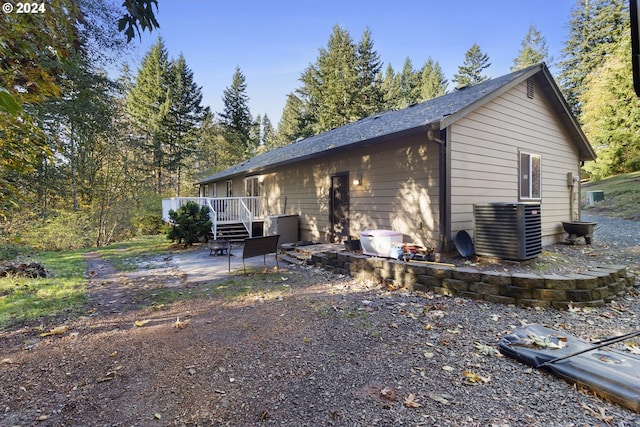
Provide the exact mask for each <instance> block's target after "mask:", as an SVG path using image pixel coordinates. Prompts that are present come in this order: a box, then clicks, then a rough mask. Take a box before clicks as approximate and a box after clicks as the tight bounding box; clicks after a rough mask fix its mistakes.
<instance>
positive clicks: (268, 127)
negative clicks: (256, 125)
mask: <svg viewBox="0 0 640 427" xmlns="http://www.w3.org/2000/svg"><path fill="white" fill-rule="evenodd" d="M260 145H261V146H262V147H264V148H265V150H271V149H273V148H275V147H276V146H277V145H276V131H275V129H274V128H273V125H272V124H271V120H270V119H269V116H267V114H265V115H264V116H263V117H262V121H261V123H260Z"/></svg>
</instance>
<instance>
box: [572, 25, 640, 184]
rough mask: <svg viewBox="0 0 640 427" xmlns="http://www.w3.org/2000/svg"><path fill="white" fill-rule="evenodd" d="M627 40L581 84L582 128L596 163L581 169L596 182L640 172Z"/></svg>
mask: <svg viewBox="0 0 640 427" xmlns="http://www.w3.org/2000/svg"><path fill="white" fill-rule="evenodd" d="M629 52H630V39H629V37H625V38H624V39H623V40H621V41H620V43H618V45H617V46H616V48H615V49H613V50H612V51H610V53H609V54H608V55H607V58H606V60H605V61H604V62H603V63H602V64H601V65H600V66H599V67H598V68H597V69H596V70H594V71H593V72H591V73H590V74H589V76H587V78H586V80H585V84H586V89H585V90H584V92H583V93H582V95H581V99H580V105H581V106H582V116H581V118H582V123H583V125H582V128H583V130H584V132H585V134H586V135H587V137H588V138H589V141H590V142H591V143H592V145H593V146H595V147H596V152H597V155H598V160H597V161H596V162H590V163H589V164H587V165H586V166H585V169H586V170H587V171H588V172H589V173H590V174H591V175H592V177H594V178H596V179H600V178H604V177H606V176H609V175H613V174H618V173H626V172H633V171H638V170H640V99H639V98H638V97H636V96H635V93H634V90H633V79H632V76H631V73H630V72H629V70H630V69H631V56H630V55H629Z"/></svg>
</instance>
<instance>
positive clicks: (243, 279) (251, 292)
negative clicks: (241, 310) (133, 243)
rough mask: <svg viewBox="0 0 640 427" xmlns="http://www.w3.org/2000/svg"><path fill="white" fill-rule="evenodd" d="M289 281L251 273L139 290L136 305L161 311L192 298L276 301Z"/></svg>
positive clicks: (283, 277)
mask: <svg viewBox="0 0 640 427" xmlns="http://www.w3.org/2000/svg"><path fill="white" fill-rule="evenodd" d="M288 280H289V278H288V277H286V276H283V275H282V274H277V273H251V274H248V275H246V276H244V275H242V276H237V277H233V278H231V279H229V280H226V281H224V282H216V283H210V284H207V285H202V286H196V287H191V288H176V289H172V288H165V287H162V286H159V287H157V288H153V289H146V290H142V291H140V293H139V294H138V295H137V296H136V300H137V301H138V302H144V303H146V304H147V305H148V306H149V307H150V308H163V307H164V306H166V305H170V304H174V303H177V302H181V301H189V300H195V299H203V298H204V299H222V300H232V301H235V300H242V299H243V298H246V297H249V296H262V297H264V298H269V297H273V298H278V297H281V296H282V294H283V293H287V292H289V290H290V286H289V283H288Z"/></svg>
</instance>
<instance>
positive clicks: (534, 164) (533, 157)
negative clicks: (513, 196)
mask: <svg viewBox="0 0 640 427" xmlns="http://www.w3.org/2000/svg"><path fill="white" fill-rule="evenodd" d="M540 188H541V173H540V155H539V154H531V153H523V152H521V153H520V199H523V200H527V199H532V200H539V199H540Z"/></svg>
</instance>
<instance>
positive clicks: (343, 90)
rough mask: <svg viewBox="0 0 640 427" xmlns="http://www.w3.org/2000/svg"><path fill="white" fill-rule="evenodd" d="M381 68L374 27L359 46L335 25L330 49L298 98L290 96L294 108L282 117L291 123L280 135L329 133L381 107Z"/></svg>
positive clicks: (305, 75)
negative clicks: (309, 131) (374, 40)
mask: <svg viewBox="0 0 640 427" xmlns="http://www.w3.org/2000/svg"><path fill="white" fill-rule="evenodd" d="M380 67H381V63H380V59H379V55H378V53H377V52H376V51H375V50H374V49H373V42H372V40H371V34H370V32H369V30H365V32H364V34H363V36H362V40H361V41H360V42H359V43H358V44H356V43H354V42H353V40H352V39H351V36H350V35H349V32H348V31H347V30H345V29H343V28H341V27H340V26H339V25H336V26H335V27H334V28H333V32H332V34H331V36H330V37H329V42H328V43H327V47H326V48H322V49H320V53H319V55H318V58H317V60H316V62H315V63H314V64H311V65H309V67H307V68H306V69H305V70H304V72H303V73H302V75H301V76H300V81H301V83H302V86H301V87H300V88H298V89H296V90H295V93H294V96H295V98H291V96H290V98H289V100H288V107H285V108H288V109H289V110H288V112H287V115H286V116H285V115H284V114H283V116H284V117H285V121H289V122H290V126H289V129H287V130H283V131H281V132H280V133H281V137H282V138H287V137H290V136H293V135H296V136H298V137H304V136H305V135H306V136H308V135H307V130H308V129H311V131H312V132H313V133H320V132H324V131H326V130H329V129H332V128H334V127H337V126H342V125H344V124H347V123H350V122H353V121H356V120H359V119H361V118H362V117H366V116H367V115H369V114H372V113H373V112H375V111H379V110H381V109H382V108H383V96H382V91H381V86H382V79H381V77H380ZM293 113H295V114H293ZM294 122H295V123H294ZM279 140H280V142H282V139H281V138H279Z"/></svg>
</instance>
